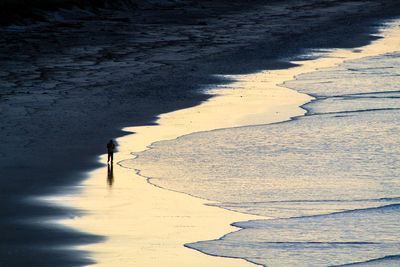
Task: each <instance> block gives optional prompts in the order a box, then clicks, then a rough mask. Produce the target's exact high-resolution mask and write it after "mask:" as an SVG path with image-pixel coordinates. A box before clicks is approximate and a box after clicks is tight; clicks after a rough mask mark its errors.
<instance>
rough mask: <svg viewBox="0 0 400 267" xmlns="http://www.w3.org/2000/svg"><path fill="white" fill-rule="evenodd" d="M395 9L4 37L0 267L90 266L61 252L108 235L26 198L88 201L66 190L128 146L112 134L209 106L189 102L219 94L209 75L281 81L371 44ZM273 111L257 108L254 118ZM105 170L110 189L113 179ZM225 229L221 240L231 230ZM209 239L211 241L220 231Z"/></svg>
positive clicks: (270, 12)
mask: <svg viewBox="0 0 400 267" xmlns="http://www.w3.org/2000/svg"><path fill="white" fill-rule="evenodd" d="M391 7H393V8H391ZM395 7H396V5H395V4H393V3H389V2H388V3H385V4H382V3H379V2H374V1H371V2H365V3H363V2H355V3H353V2H342V1H330V4H329V5H326V4H325V5H321V3H320V2H319V1H312V2H311V3H310V1H296V3H291V4H284V5H279V4H278V3H274V4H273V5H272V6H258V7H257V8H255V7H247V8H246V9H240V6H239V7H236V9H235V10H230V11H229V12H227V11H226V10H224V8H226V6H224V5H221V7H219V8H215V9H213V7H211V8H210V9H205V10H204V9H203V8H202V7H196V8H194V7H190V8H189V9H187V8H182V9H181V8H177V9H168V10H167V11H165V13H162V12H161V13H160V10H152V9H149V10H144V11H143V10H141V11H140V12H139V13H137V14H134V15H133V16H132V15H129V14H130V13H126V12H120V11H118V12H116V11H109V10H103V11H101V12H100V13H98V14H93V13H90V12H86V11H84V10H63V11H60V12H59V13H57V14H53V19H52V20H50V23H48V24H44V25H42V24H40V25H31V26H29V27H19V26H16V27H8V28H1V29H0V32H1V34H0V62H1V65H0V66H1V68H0V79H1V84H2V88H1V92H0V100H1V101H0V110H1V112H0V120H1V126H0V127H1V131H0V138H1V139H2V143H1V147H2V148H1V149H0V155H1V160H0V177H1V179H2V180H1V182H2V188H1V194H0V198H1V202H0V203H1V209H0V210H1V211H0V212H1V214H0V217H1V218H2V220H1V221H0V229H2V230H1V231H2V232H1V235H2V241H1V243H0V248H1V252H0V253H1V254H0V258H2V259H5V260H4V261H3V263H4V264H9V265H10V264H14V265H19V266H24V265H27V264H32V262H34V263H37V265H40V266H54V265H55V264H56V265H57V266H70V265H82V264H89V263H91V262H92V260H90V259H89V258H90V257H88V256H87V255H86V254H85V252H82V251H80V250H71V249H70V248H69V247H71V246H77V245H81V244H87V243H90V244H91V243H95V242H100V241H101V240H102V239H103V238H104V236H108V234H107V233H100V232H101V231H93V232H96V233H97V234H96V235H90V234H86V233H82V232H79V231H75V230H72V229H69V228H59V227H56V228H53V227H51V225H48V224H46V222H47V221H48V220H49V218H54V217H61V218H65V217H76V216H78V217H79V216H81V214H82V212H80V211H78V210H76V209H74V208H73V206H74V204H73V203H72V200H71V203H67V204H68V205H67V206H68V208H61V207H58V206H56V205H53V204H51V205H49V204H43V203H38V202H36V201H32V198H33V196H42V195H53V194H55V193H57V192H58V193H67V192H69V191H70V190H72V191H74V190H78V191H81V190H83V189H85V186H83V185H81V186H80V187H76V186H75V185H76V184H78V183H80V182H81V181H83V180H86V179H87V170H89V169H94V168H97V167H99V166H102V163H101V162H104V160H102V161H100V162H99V161H97V156H96V155H99V154H102V153H103V151H104V146H105V144H106V143H107V141H108V139H110V138H113V137H118V136H122V135H124V134H126V133H124V132H123V131H121V130H120V129H121V128H123V127H126V126H129V125H131V126H133V125H151V124H154V121H155V120H156V116H157V115H158V114H161V113H166V112H170V111H173V110H177V109H182V108H187V107H190V106H193V105H197V104H198V103H200V102H202V101H204V100H206V99H207V98H209V96H207V95H204V94H200V93H198V91H196V90H199V89H200V88H204V87H207V86H209V85H210V84H221V80H220V79H218V78H215V77H213V76H211V75H212V74H218V73H220V74H232V73H235V74H237V73H251V72H254V71H257V70H260V69H284V68H288V67H290V65H289V64H285V63H282V62H276V61H274V60H275V59H277V58H282V57H285V56H291V55H294V54H296V53H298V52H299V51H301V49H302V48H308V47H335V46H340V47H357V46H359V45H361V44H366V43H368V42H369V41H370V40H371V37H370V36H368V34H367V33H369V32H371V31H373V27H371V25H370V24H369V22H370V20H369V19H370V18H371V17H373V15H374V16H376V17H377V18H380V17H388V16H391V15H393V14H396V10H397V9H395ZM210 10H211V11H212V12H210ZM163 12H164V11H163ZM389 12H390V13H389ZM355 14H357V15H355ZM50 15H51V14H50ZM60 18H61V19H60ZM176 18H183V20H182V21H184V22H182V21H180V20H177V19H176ZM333 24H334V25H335V27H332V25H333ZM350 36H351V38H349V37H350ZM339 37H340V38H339ZM254 96H255V97H254V98H253V100H248V101H254V102H255V103H256V102H257V101H258V100H257V93H256V92H254ZM242 97H243V96H242ZM233 98H235V97H233ZM246 98H247V96H246ZM249 98H250V97H249ZM249 98H248V99H249ZM215 99H216V98H215ZM227 99H228V98H227ZM287 104H288V105H289V104H290V105H291V104H292V103H290V102H289V103H287ZM218 105H220V104H218ZM270 111H271V110H266V109H265V108H262V109H261V110H260V111H259V114H263V113H268V114H269V112H270ZM226 112H228V113H229V110H228V111H226ZM204 113H206V112H205V111H204ZM289 113H290V112H289ZM289 113H285V112H283V111H282V113H281V115H276V116H277V117H276V116H275V115H273V116H272V115H271V117H270V119H271V120H274V119H276V120H278V119H279V120H282V119H284V118H288V117H289V116H291V115H290V114H291V113H290V114H289ZM271 114H272V113H271ZM179 116H181V115H179ZM182 116H183V115H182ZM185 116H189V115H185ZM226 116H227V115H225V117H226ZM248 116H250V117H251V119H250V118H246V119H244V118H237V119H235V121H231V122H230V123H231V125H232V124H235V123H237V124H240V123H243V122H246V120H249V121H252V123H256V122H257V123H258V121H259V119H260V116H259V115H254V114H248ZM205 117H207V116H205ZM229 117H230V116H229ZM261 117H262V116H261ZM199 119H200V120H201V118H199ZM239 122H240V123H239ZM160 123H161V122H160ZM181 123H183V122H181ZM184 123H186V122H184ZM164 125H166V124H164ZM210 125H211V124H210ZM213 127H216V126H215V125H214V126H213ZM217 127H220V126H217ZM224 127H230V126H229V125H226V126H224ZM194 129H196V131H197V130H199V128H194ZM203 130H207V129H203ZM190 131H193V129H192V130H189V132H190ZM185 133H188V131H183V130H182V131H181V132H180V133H179V134H185ZM146 135H147V133H146ZM174 135H176V133H175V134H172V135H171V136H168V137H167V136H163V137H157V138H159V139H162V138H174ZM133 136H139V134H137V135H133ZM157 138H155V139H152V140H148V142H147V143H146V142H145V141H143V144H145V145H147V144H149V143H150V142H152V141H155V140H159V139H157ZM118 142H121V144H122V143H123V142H122V140H121V141H120V139H119V140H118ZM140 142H141V141H140ZM143 144H142V145H143ZM120 149H121V153H127V152H128V151H140V149H136V148H134V147H129V146H127V147H126V148H124V146H123V145H121V146H120ZM124 151H125V152H124ZM116 157H119V155H116ZM114 167H115V170H114V171H115V176H116V177H117V175H118V173H119V169H118V168H119V167H117V166H116V165H115V166H114ZM99 172H102V173H103V174H101V176H102V178H100V174H99V181H100V180H102V181H103V182H104V180H105V179H106V177H105V175H106V173H107V171H106V170H104V169H102V171H100V170H99ZM121 173H122V171H121ZM138 180H139V179H138ZM86 181H91V179H89V180H86ZM117 181H118V180H117V179H115V186H114V187H113V191H112V192H114V189H115V188H116V187H117V184H118V183H117ZM102 186H104V183H103V184H102ZM102 188H103V187H102ZM101 190H102V189H101ZM107 192H108V191H107ZM77 207H79V205H77ZM83 213H84V212H83ZM235 218H236V217H235ZM235 220H236V219H234V220H228V222H232V221H235ZM225 221H226V220H225V219H224V223H223V225H224V226H223V227H222V228H223V229H229V227H228V228H225V227H226V224H225ZM114 228H115V227H114ZM90 232H92V231H90ZM216 232H218V234H217V233H216V236H218V235H219V233H220V232H227V231H225V230H222V229H221V231H220V230H218V231H217V230H216ZM204 238H207V237H206V236H205V237H204ZM110 240H111V239H110ZM191 241H193V240H188V242H191ZM185 242H186V241H185ZM101 244H102V243H100V244H99V246H101ZM54 247H56V248H57V249H54ZM65 247H68V249H65ZM22 256H23V257H22Z"/></svg>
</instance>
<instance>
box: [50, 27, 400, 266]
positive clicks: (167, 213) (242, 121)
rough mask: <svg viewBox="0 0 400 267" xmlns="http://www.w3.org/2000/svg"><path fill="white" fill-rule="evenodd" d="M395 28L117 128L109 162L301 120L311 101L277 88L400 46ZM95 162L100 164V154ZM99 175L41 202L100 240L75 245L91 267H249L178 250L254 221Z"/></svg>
mask: <svg viewBox="0 0 400 267" xmlns="http://www.w3.org/2000/svg"><path fill="white" fill-rule="evenodd" d="M398 25H399V22H398V21H394V22H391V23H388V27H387V28H385V27H383V29H382V33H381V35H382V36H384V37H385V38H383V39H378V40H376V41H374V42H373V43H372V44H370V45H368V46H365V47H362V48H360V49H357V50H353V49H332V50H329V52H327V53H326V54H324V57H322V58H318V59H316V60H310V61H304V62H303V61H297V62H294V63H297V64H301V66H298V67H295V68H291V69H283V70H273V71H263V72H259V73H256V74H250V75H234V76H229V77H232V78H234V79H236V80H237V82H235V83H233V84H229V85H225V86H217V87H216V88H214V89H211V90H209V91H208V93H210V94H213V95H215V97H213V98H211V99H210V100H208V101H206V102H204V103H202V104H201V105H199V106H196V107H192V108H188V109H183V110H177V111H174V112H170V113H166V114H162V115H161V116H160V118H159V120H158V121H157V123H158V124H159V125H154V126H142V127H129V128H125V129H124V130H126V131H130V132H134V133H135V134H131V135H127V136H124V137H121V138H118V139H117V142H118V144H119V147H118V148H119V152H118V153H116V154H115V159H116V160H117V161H118V160H119V161H121V160H125V159H130V158H132V155H131V152H139V151H143V150H145V149H146V148H147V146H149V145H150V144H151V143H153V142H156V141H160V140H168V139H174V138H177V137H179V136H182V135H186V134H190V133H194V132H200V131H209V130H214V129H219V128H230V127H238V126H245V125H255V124H268V123H274V122H280V121H285V120H289V119H290V118H291V117H294V116H301V115H303V114H304V113H305V110H303V109H301V108H300V106H301V105H303V104H305V103H307V102H309V101H310V100H312V98H311V97H310V96H308V95H305V94H300V93H298V92H296V91H294V90H291V89H287V88H284V87H280V86H277V84H281V83H283V82H284V81H286V80H291V79H293V77H294V76H296V75H299V74H301V73H306V72H312V71H315V70H317V69H321V68H328V67H333V66H335V65H337V64H340V63H342V62H343V61H345V60H350V59H357V58H362V57H366V56H373V55H379V54H383V53H387V52H393V51H396V50H397V48H398V47H400V43H399V42H400V28H399V26H398ZM360 50H361V52H360ZM221 87H223V88H221ZM99 160H100V161H101V162H106V155H102V156H100V158H99ZM154 168H157V166H154ZM107 174H108V170H107V167H103V168H99V169H97V170H95V171H92V172H90V173H88V179H87V180H85V181H84V182H82V184H80V185H79V186H78V187H79V189H80V190H74V191H75V192H76V191H80V192H78V193H75V194H69V195H62V196H53V197H46V198H44V199H45V200H46V201H51V202H53V203H56V204H58V205H67V206H72V207H75V208H78V209H82V210H85V211H87V212H88V214H87V215H85V216H82V217H75V218H69V219H64V220H61V221H57V222H56V223H58V224H62V225H64V226H68V227H72V228H74V229H77V230H79V231H83V232H88V233H93V234H97V235H103V236H106V237H107V240H106V241H105V242H103V243H97V244H90V245H85V246H79V247H78V248H79V249H83V250H88V251H90V252H91V253H92V258H93V259H94V260H95V261H96V262H97V263H98V265H99V266H119V267H123V266H254V264H251V263H248V262H246V261H244V260H240V259H231V258H222V257H212V256H208V255H205V254H202V253H200V252H198V251H195V250H191V249H188V248H185V247H184V246H183V245H184V244H185V243H191V242H196V241H199V240H209V239H218V238H220V237H221V236H223V235H224V234H227V233H229V232H232V231H235V230H236V229H237V228H234V227H232V226H230V224H231V223H232V222H237V221H244V220H251V219H259V218H260V217H257V216H251V215H246V214H241V213H236V212H231V211H228V210H224V209H221V208H217V207H211V206H206V205H204V204H205V203H209V202H207V201H205V200H202V199H198V198H194V197H191V196H188V195H186V194H182V193H176V192H172V191H168V190H163V189H160V188H157V187H154V186H152V185H150V184H148V183H147V182H146V181H145V179H143V178H142V177H140V176H138V175H136V174H135V172H134V171H133V170H131V169H125V168H122V167H120V166H119V165H118V164H114V168H113V175H114V176H113V185H112V187H109V186H108V185H107V180H108V178H107ZM75 189H76V188H75ZM53 223H54V222H53Z"/></svg>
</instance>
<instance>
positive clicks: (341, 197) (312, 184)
mask: <svg viewBox="0 0 400 267" xmlns="http://www.w3.org/2000/svg"><path fill="white" fill-rule="evenodd" d="M283 86H286V87H289V88H292V89H294V90H296V91H299V92H302V93H306V94H309V95H312V96H314V97H315V100H314V101H312V102H310V103H308V104H306V105H305V106H304V108H305V109H306V110H307V111H308V112H307V114H306V115H305V116H301V117H297V118H293V119H292V120H290V121H287V122H282V123H276V124H269V125H256V126H247V127H239V128H229V129H221V130H214V131H209V132H200V133H194V134H190V135H186V136H182V137H180V138H178V139H175V140H168V141H160V142H157V143H154V144H153V145H152V146H151V148H150V149H148V150H146V151H144V152H141V153H138V155H137V157H136V158H135V159H133V160H128V161H126V162H124V166H126V167H129V168H133V169H137V170H140V174H141V175H142V176H144V177H147V178H148V179H149V181H150V182H151V183H153V184H155V185H157V186H160V187H163V188H167V189H170V190H175V191H180V192H184V193H187V194H190V195H193V196H196V197H200V198H203V199H208V200H212V201H215V202H214V204H211V205H215V206H219V207H222V208H226V209H229V210H234V211H238V212H243V213H248V214H255V215H260V216H264V217H263V218H261V217H260V218H261V219H260V220H255V221H248V222H236V223H235V224H234V225H235V226H237V227H239V228H240V230H238V231H236V232H233V233H230V234H227V235H226V236H223V237H221V238H220V239H217V240H206V241H199V242H195V243H191V244H186V246H187V247H190V248H193V249H196V250H199V251H201V252H204V253H207V254H210V255H218V256H225V257H234V258H243V259H246V260H248V261H251V262H254V263H257V264H261V265H265V266H336V265H347V264H355V265H360V266H400V53H390V54H383V55H379V56H374V57H365V58H361V59H357V60H351V61H347V62H344V63H342V64H340V65H339V66H336V67H334V68H327V69H322V70H319V71H316V72H312V73H306V74H302V75H299V76H297V77H296V79H294V80H292V81H287V82H285V83H284V84H283ZM264 218H265V219H264ZM210 227H212V225H210Z"/></svg>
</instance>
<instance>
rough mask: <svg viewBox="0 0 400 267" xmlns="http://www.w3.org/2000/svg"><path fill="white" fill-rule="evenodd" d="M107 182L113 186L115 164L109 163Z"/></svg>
mask: <svg viewBox="0 0 400 267" xmlns="http://www.w3.org/2000/svg"><path fill="white" fill-rule="evenodd" d="M107 183H108V186H110V187H112V185H113V183H114V164H112V163H109V164H107Z"/></svg>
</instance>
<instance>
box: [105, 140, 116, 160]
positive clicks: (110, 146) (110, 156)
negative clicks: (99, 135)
mask: <svg viewBox="0 0 400 267" xmlns="http://www.w3.org/2000/svg"><path fill="white" fill-rule="evenodd" d="M114 149H115V144H114V142H113V141H112V140H110V141H109V142H108V144H107V151H108V160H107V162H110V159H111V163H112V162H113V159H114Z"/></svg>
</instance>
